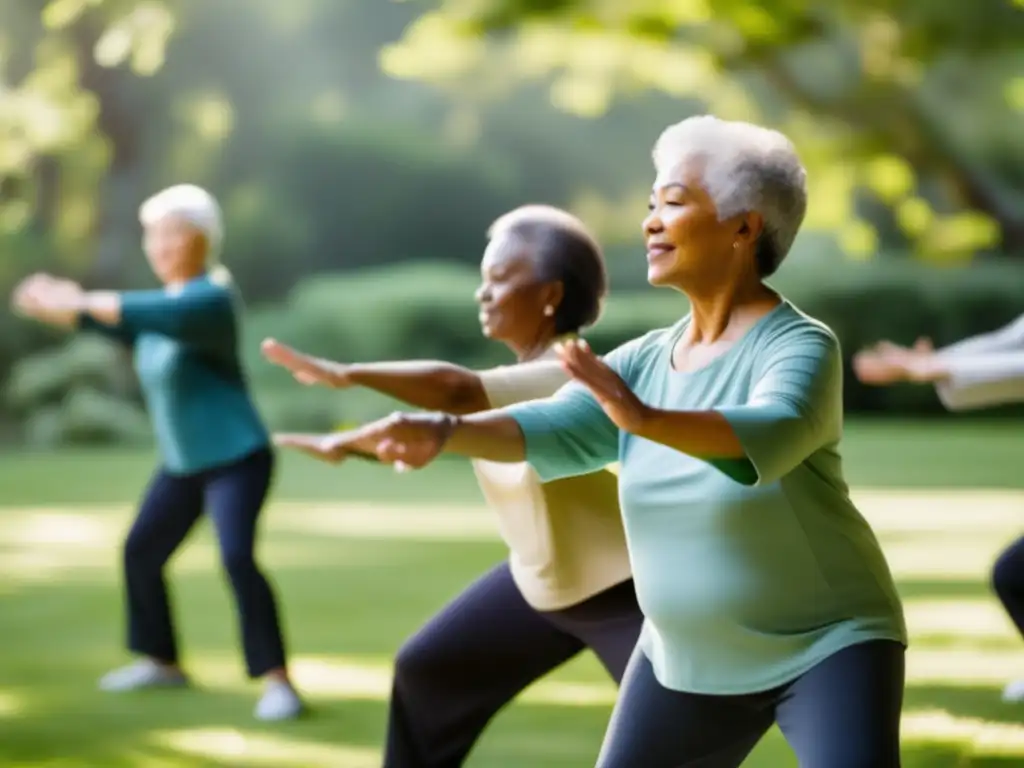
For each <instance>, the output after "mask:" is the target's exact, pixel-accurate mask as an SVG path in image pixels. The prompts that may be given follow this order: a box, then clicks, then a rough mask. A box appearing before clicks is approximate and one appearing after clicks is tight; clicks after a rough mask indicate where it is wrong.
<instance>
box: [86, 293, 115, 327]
mask: <svg viewBox="0 0 1024 768" xmlns="http://www.w3.org/2000/svg"><path fill="white" fill-rule="evenodd" d="M78 311H79V312H84V313H86V314H88V315H89V316H90V317H92V318H93V319H94V320H97V321H99V322H101V323H103V324H105V325H117V324H118V323H120V322H121V295H120V294H118V293H115V292H113V291H90V292H89V293H84V294H82V298H81V305H80V306H79V307H78Z"/></svg>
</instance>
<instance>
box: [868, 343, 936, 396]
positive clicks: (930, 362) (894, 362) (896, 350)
mask: <svg viewBox="0 0 1024 768" xmlns="http://www.w3.org/2000/svg"><path fill="white" fill-rule="evenodd" d="M853 371H854V373H855V374H856V375H857V378H858V379H859V380H860V381H861V382H863V383H864V384H873V385H877V386H883V385H887V384H896V383H898V382H915V383H923V382H930V381H936V380H937V379H939V378H941V376H942V371H941V366H940V364H939V361H938V358H937V356H936V354H935V348H934V347H933V346H932V343H931V340H930V339H925V338H921V339H918V340H917V342H916V343H915V344H914V346H913V347H903V346H900V345H899V344H893V343H892V342H890V341H880V342H878V343H877V344H875V345H874V346H873V347H868V348H867V349H864V350H861V351H860V352H858V353H857V354H856V355H854V357H853Z"/></svg>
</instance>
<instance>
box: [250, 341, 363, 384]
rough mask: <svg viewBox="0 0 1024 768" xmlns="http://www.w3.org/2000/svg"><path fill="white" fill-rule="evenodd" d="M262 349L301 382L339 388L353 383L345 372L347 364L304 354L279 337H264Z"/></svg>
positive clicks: (276, 363)
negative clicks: (282, 341)
mask: <svg viewBox="0 0 1024 768" xmlns="http://www.w3.org/2000/svg"><path fill="white" fill-rule="evenodd" d="M260 351H261V352H262V353H263V357H264V358H266V359H267V361H268V362H271V363H273V364H274V365H279V366H281V367H282V368H285V369H286V370H288V371H290V372H291V374H292V376H294V377H295V380H296V381H298V382H299V383H300V384H306V385H307V386H313V385H316V384H319V385H321V386H325V387H331V388H333V389H339V388H342V387H347V386H350V385H351V383H352V382H351V381H349V378H348V376H347V375H346V373H345V366H343V365H339V364H338V363H329V362H328V361H326V360H321V359H319V358H316V357H313V356H311V355H307V354H304V353H302V352H299V351H298V350H297V349H294V348H293V347H289V346H288V345H287V344H282V343H281V342H279V341H278V340H277V339H264V340H263V343H262V344H261V345H260Z"/></svg>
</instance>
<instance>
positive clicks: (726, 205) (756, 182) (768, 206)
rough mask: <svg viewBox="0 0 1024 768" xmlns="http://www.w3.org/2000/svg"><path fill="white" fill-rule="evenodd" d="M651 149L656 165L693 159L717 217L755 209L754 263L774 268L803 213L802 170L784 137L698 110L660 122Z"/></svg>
mask: <svg viewBox="0 0 1024 768" xmlns="http://www.w3.org/2000/svg"><path fill="white" fill-rule="evenodd" d="M652 154H653V159H654V166H655V168H656V169H657V170H658V171H662V170H667V169H670V168H673V167H675V166H677V165H678V164H679V163H681V162H683V161H684V160H690V159H697V160H698V162H700V163H701V165H702V168H701V173H702V182H703V184H702V185H703V187H704V189H705V191H706V192H707V193H708V195H710V197H711V199H712V200H713V201H714V203H715V207H716V208H717V209H718V216H719V219H722V220H724V219H728V218H731V217H733V216H736V215H738V214H741V213H750V212H756V213H759V214H761V216H762V218H763V219H764V232H763V233H762V235H761V239H760V241H759V242H758V251H757V258H758V268H759V270H760V271H761V273H762V276H768V275H770V274H772V273H773V272H774V271H775V270H776V269H778V267H779V264H781V263H782V260H783V259H784V258H785V257H786V255H787V254H788V253H789V250H790V248H791V247H792V246H793V241H794V240H795V239H796V235H797V232H798V231H799V229H800V225H801V224H803V220H804V215H805V214H806V213H807V171H806V170H805V169H804V166H803V163H801V162H800V158H799V156H798V155H797V152H796V148H795V147H794V146H793V143H792V142H791V141H790V140H789V139H788V138H786V137H785V136H784V135H783V134H781V133H779V132H778V131H773V130H771V129H769V128H763V127H761V126H759V125H753V124H751V123H744V122H739V121H732V120H721V119H719V118H717V117H713V116H712V115H699V116H696V117H690V118H687V119H686V120H683V121H681V122H678V123H676V124H674V125H670V126H669V127H668V128H666V129H665V130H664V131H663V132H662V134H661V136H659V137H658V141H657V142H656V143H655V145H654V151H653V153H652Z"/></svg>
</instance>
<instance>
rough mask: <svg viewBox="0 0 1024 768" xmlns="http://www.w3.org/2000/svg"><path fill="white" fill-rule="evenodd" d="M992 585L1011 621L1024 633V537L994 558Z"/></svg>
mask: <svg viewBox="0 0 1024 768" xmlns="http://www.w3.org/2000/svg"><path fill="white" fill-rule="evenodd" d="M992 586H993V587H994V588H995V591H996V594H997V595H998V596H999V599H1000V600H1001V601H1002V603H1003V607H1004V608H1005V609H1006V612H1007V613H1008V614H1010V618H1011V619H1012V620H1013V623H1014V624H1016V625H1017V629H1018V630H1019V631H1020V633H1021V635H1024V538H1020V539H1017V541H1015V542H1014V543H1013V544H1011V545H1010V546H1009V547H1007V548H1006V549H1005V550H1004V551H1003V553H1002V554H1001V555H1000V556H999V559H998V560H996V565H995V568H993V569H992Z"/></svg>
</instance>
